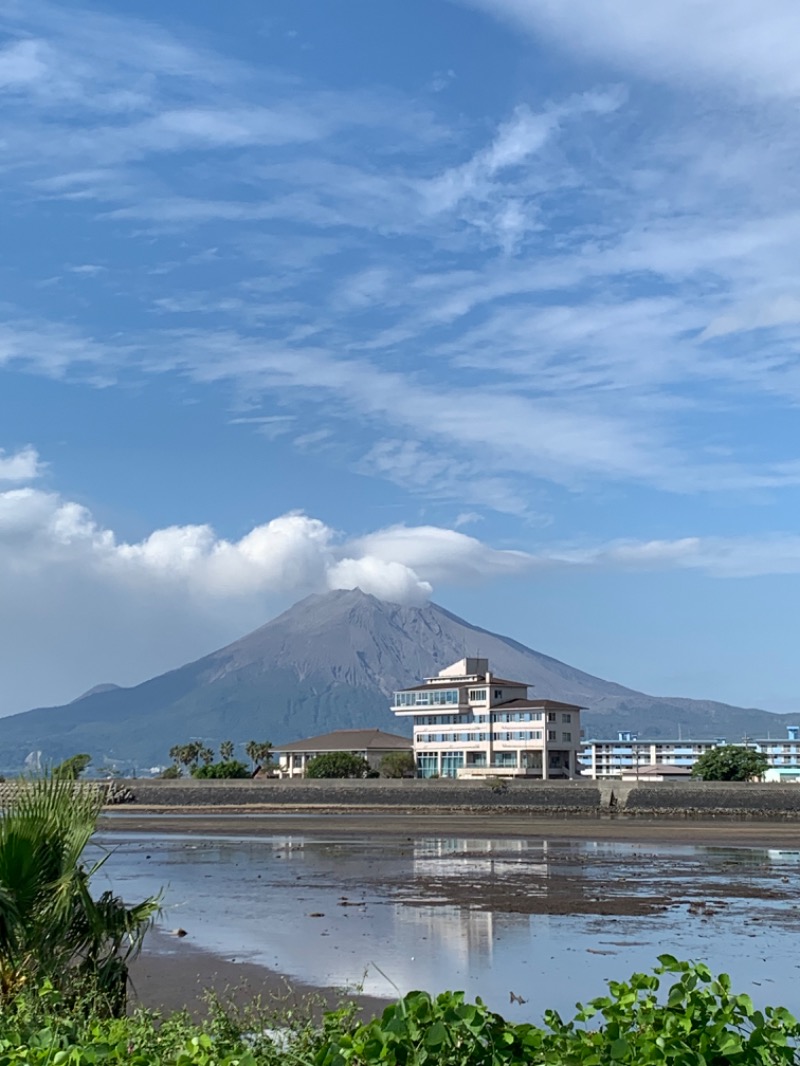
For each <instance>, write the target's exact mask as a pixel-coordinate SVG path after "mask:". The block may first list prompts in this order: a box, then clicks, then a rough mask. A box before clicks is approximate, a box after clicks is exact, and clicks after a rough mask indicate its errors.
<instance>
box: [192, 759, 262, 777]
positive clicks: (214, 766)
mask: <svg viewBox="0 0 800 1066" xmlns="http://www.w3.org/2000/svg"><path fill="white" fill-rule="evenodd" d="M191 774H192V777H199V778H206V779H209V778H217V779H220V778H225V779H230V778H242V777H249V776H250V770H249V769H248V767H247V764H246V763H243V762H239V761H238V760H237V759H229V760H228V761H227V762H211V763H208V764H207V765H205V766H193V767H192V770H191Z"/></svg>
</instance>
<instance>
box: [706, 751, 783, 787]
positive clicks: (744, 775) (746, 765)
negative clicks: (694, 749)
mask: <svg viewBox="0 0 800 1066" xmlns="http://www.w3.org/2000/svg"><path fill="white" fill-rule="evenodd" d="M768 766H769V761H768V759H767V757H766V755H762V754H761V752H760V751H753V749H752V748H745V747H743V746H741V745H736V744H731V745H727V744H726V745H720V747H718V748H711V749H710V750H709V751H706V752H704V753H703V754H702V755H701V756H700V758H699V759H698V760H697V762H696V763H695V764H694V766H693V767H692V777H699V778H701V779H702V780H703V781H750V780H752V778H754V777H763V775H764V772H765V771H766V769H767V767H768Z"/></svg>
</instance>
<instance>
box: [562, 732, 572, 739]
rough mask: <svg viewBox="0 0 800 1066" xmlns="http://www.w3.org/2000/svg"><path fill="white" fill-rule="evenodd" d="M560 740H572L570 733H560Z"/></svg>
mask: <svg viewBox="0 0 800 1066" xmlns="http://www.w3.org/2000/svg"><path fill="white" fill-rule="evenodd" d="M561 739H562V740H572V733H562V734H561Z"/></svg>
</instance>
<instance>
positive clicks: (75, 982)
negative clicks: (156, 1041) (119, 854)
mask: <svg viewBox="0 0 800 1066" xmlns="http://www.w3.org/2000/svg"><path fill="white" fill-rule="evenodd" d="M103 798H104V793H103V790H102V789H101V788H97V787H93V786H91V785H80V784H76V783H75V782H74V781H70V780H67V779H66V778H63V777H62V778H58V777H54V776H50V777H44V778H41V779H38V780H35V781H32V782H27V783H23V784H21V785H20V787H19V788H18V790H17V792H16V795H15V797H14V799H13V800H12V802H11V804H10V806H9V807H8V809H7V810H6V812H5V814H4V817H3V818H2V820H0V999H5V1000H9V999H11V998H13V997H14V996H15V995H16V994H17V992H18V991H19V990H20V989H21V988H23V987H28V988H32V989H34V990H35V989H37V988H40V987H41V986H42V985H43V983H44V982H45V981H49V982H50V983H51V984H52V985H53V986H54V987H55V988H56V989H57V990H58V991H59V992H60V993H61V994H62V995H64V996H65V997H66V998H67V999H68V1000H69V999H70V998H71V997H72V998H75V997H78V996H80V995H85V994H90V995H92V996H93V997H95V1001H96V1003H97V1005H98V1007H105V1009H106V1010H107V1011H109V1012H110V1013H122V1012H124V1008H125V998H126V992H127V982H128V966H127V964H128V961H129V959H130V958H131V956H132V955H134V954H135V953H136V952H138V950H139V949H140V947H141V944H142V940H143V938H144V935H145V933H146V931H147V929H148V928H149V925H150V922H151V920H152V918H153V916H154V914H155V913H156V912H157V910H158V899H157V898H155V897H149V898H148V899H145V900H143V901H142V902H141V903H139V904H137V905H135V906H132V907H129V906H127V905H126V904H125V903H124V902H123V901H122V900H121V899H120V898H119V897H118V896H115V895H114V894H113V892H110V891H106V892H103V893H102V894H101V895H100V896H99V898H97V899H94V898H93V897H92V895H91V893H90V881H91V878H92V877H93V876H94V875H95V874H96V873H97V871H98V870H99V868H100V867H101V866H102V865H103V863H104V862H105V860H106V858H107V857H108V856H107V855H106V856H105V857H103V858H101V859H100V860H99V861H98V862H95V863H94V864H92V865H88V864H87V863H86V862H85V856H84V852H85V850H86V847H87V845H88V844H89V841H90V840H91V838H92V836H93V834H94V832H95V829H96V826H97V819H98V816H99V814H100V811H101V809H102V805H103Z"/></svg>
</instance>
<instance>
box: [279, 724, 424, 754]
mask: <svg viewBox="0 0 800 1066" xmlns="http://www.w3.org/2000/svg"><path fill="white" fill-rule="evenodd" d="M411 747H412V743H411V740H410V739H409V738H408V737H400V736H398V735H397V734H396V733H384V732H383V731H382V730H380V729H337V730H335V731H334V732H333V733H323V734H322V735H321V736H318V737H308V738H307V739H306V740H293V741H292V742H291V743H290V744H276V745H275V751H277V752H284V751H411Z"/></svg>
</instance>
